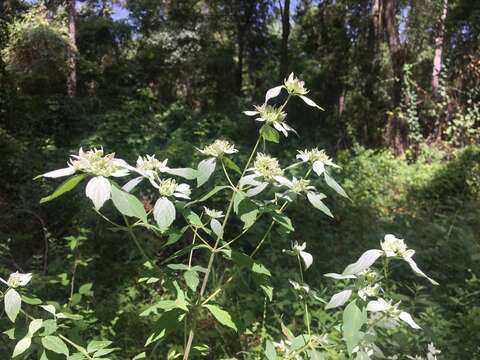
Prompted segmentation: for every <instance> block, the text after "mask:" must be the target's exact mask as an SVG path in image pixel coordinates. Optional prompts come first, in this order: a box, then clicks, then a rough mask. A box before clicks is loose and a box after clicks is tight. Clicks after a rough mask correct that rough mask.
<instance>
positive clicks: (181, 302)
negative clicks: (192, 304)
mask: <svg viewBox="0 0 480 360" xmlns="http://www.w3.org/2000/svg"><path fill="white" fill-rule="evenodd" d="M173 285H174V286H175V289H176V290H177V299H176V300H175V304H176V305H177V307H178V308H179V309H182V310H184V311H188V303H187V302H186V301H185V293H184V292H183V290H182V289H181V288H180V286H179V285H178V283H177V282H176V281H174V282H173Z"/></svg>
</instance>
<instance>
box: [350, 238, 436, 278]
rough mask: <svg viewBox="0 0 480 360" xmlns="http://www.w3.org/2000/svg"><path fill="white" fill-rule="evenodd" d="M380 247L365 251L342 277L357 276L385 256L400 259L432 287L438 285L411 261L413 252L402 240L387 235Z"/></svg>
mask: <svg viewBox="0 0 480 360" xmlns="http://www.w3.org/2000/svg"><path fill="white" fill-rule="evenodd" d="M380 246H381V248H382V250H379V249H371V250H367V251H365V252H364V253H363V254H362V255H361V256H360V258H359V259H358V260H357V261H356V262H355V263H353V264H350V265H348V266H347V267H346V268H345V270H344V271H343V275H357V274H359V273H361V272H362V271H365V270H367V269H368V268H369V267H370V266H372V265H373V264H374V263H375V262H376V261H377V259H378V258H380V257H381V256H385V257H387V258H400V259H402V260H404V261H405V262H406V263H407V264H408V265H409V266H410V268H411V269H412V270H413V272H414V273H415V274H417V275H419V276H422V277H424V278H426V279H427V280H428V281H430V282H431V283H432V284H433V285H438V283H437V282H436V281H435V280H433V279H432V278H430V277H428V276H427V275H426V274H425V273H424V272H423V271H422V270H420V268H419V267H418V266H417V264H416V263H415V261H414V260H413V259H412V257H413V255H415V250H412V249H408V247H407V245H406V244H405V242H404V241H403V240H402V239H399V238H397V237H395V235H392V234H387V235H385V237H384V241H382V242H380Z"/></svg>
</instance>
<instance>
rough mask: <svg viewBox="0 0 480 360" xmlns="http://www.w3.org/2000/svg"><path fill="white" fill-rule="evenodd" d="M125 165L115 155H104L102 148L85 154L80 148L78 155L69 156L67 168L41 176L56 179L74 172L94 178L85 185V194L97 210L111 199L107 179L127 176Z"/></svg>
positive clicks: (110, 189) (127, 171)
mask: <svg viewBox="0 0 480 360" xmlns="http://www.w3.org/2000/svg"><path fill="white" fill-rule="evenodd" d="M126 165H127V163H126V162H125V161H124V160H122V159H117V158H115V154H107V155H104V153H103V149H102V148H100V149H92V150H89V151H86V152H85V151H83V149H82V148H80V150H79V152H78V155H71V159H70V161H69V162H68V167H66V168H63V169H58V170H54V171H50V172H47V173H45V174H43V175H41V176H43V177H47V178H58V177H64V176H70V175H73V174H75V173H76V172H80V173H84V174H87V175H92V176H94V177H92V178H91V179H90V181H89V182H88V183H87V186H86V188H85V193H86V195H87V197H88V198H89V199H90V200H92V202H93V205H94V206H95V209H97V210H98V209H100V208H101V207H102V206H103V204H104V203H105V202H106V201H107V200H108V199H110V197H111V191H112V186H111V184H110V181H108V180H107V178H108V177H123V176H127V175H128V174H129V170H128V169H127V168H126Z"/></svg>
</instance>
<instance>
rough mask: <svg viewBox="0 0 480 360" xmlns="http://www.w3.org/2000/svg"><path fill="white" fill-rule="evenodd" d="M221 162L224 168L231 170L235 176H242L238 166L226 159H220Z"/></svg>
mask: <svg viewBox="0 0 480 360" xmlns="http://www.w3.org/2000/svg"><path fill="white" fill-rule="evenodd" d="M222 160H223V163H224V164H225V166H226V167H228V168H229V169H232V170H233V171H235V172H236V173H237V174H239V175H242V170H240V168H239V167H238V165H237V164H235V163H234V162H233V161H232V160H230V159H229V158H228V157H224V158H222Z"/></svg>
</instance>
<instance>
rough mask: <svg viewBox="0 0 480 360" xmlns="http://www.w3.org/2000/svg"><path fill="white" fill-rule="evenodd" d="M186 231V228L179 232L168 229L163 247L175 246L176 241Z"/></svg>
mask: <svg viewBox="0 0 480 360" xmlns="http://www.w3.org/2000/svg"><path fill="white" fill-rule="evenodd" d="M187 229H188V226H184V227H183V228H182V229H181V230H178V229H170V231H169V232H168V239H167V242H166V243H165V244H164V245H163V246H169V245H173V244H175V243H176V242H177V241H178V240H180V239H181V238H182V236H183V234H184V233H185V231H186V230H187Z"/></svg>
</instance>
